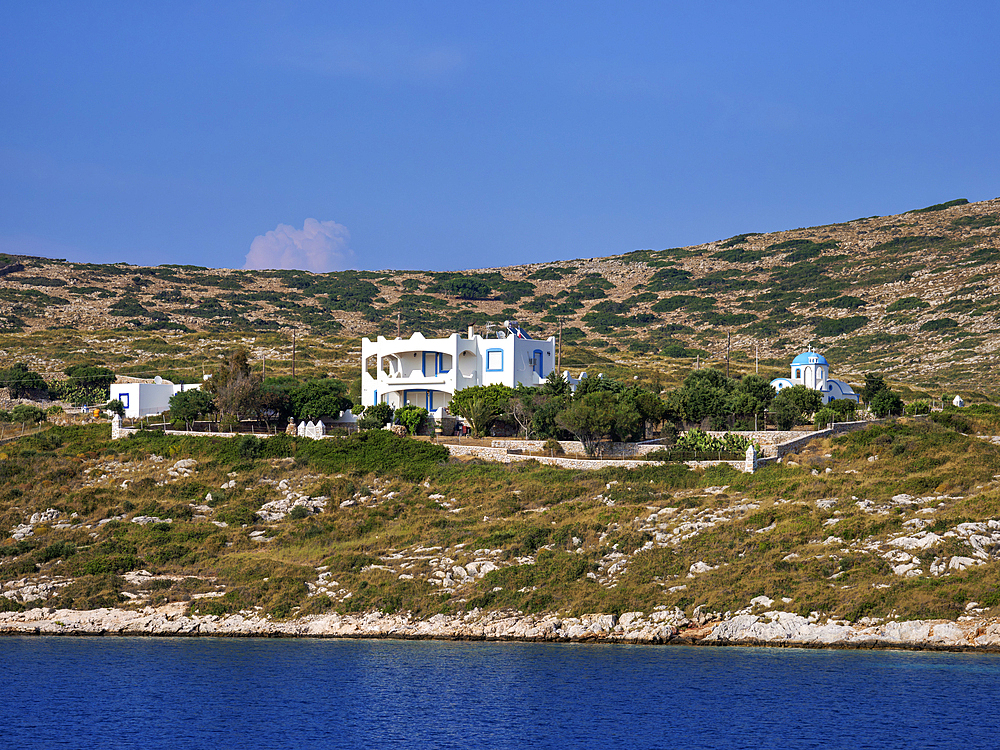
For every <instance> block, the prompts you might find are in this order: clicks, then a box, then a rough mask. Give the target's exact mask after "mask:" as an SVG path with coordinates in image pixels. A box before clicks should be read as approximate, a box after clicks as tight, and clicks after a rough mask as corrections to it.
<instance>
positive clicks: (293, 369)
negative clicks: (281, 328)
mask: <svg viewBox="0 0 1000 750" xmlns="http://www.w3.org/2000/svg"><path fill="white" fill-rule="evenodd" d="M292 377H293V378H294V377H295V329H294V328H293V329H292Z"/></svg>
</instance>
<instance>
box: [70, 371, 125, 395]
mask: <svg viewBox="0 0 1000 750" xmlns="http://www.w3.org/2000/svg"><path fill="white" fill-rule="evenodd" d="M63 372H65V373H66V376H67V377H68V378H69V384H70V385H71V386H72V387H75V388H86V389H88V390H100V391H106V390H108V389H109V388H111V386H112V385H113V384H114V382H115V377H116V376H115V373H114V371H113V370H109V369H108V368H107V367H98V366H96V365H72V366H71V367H67V368H66V369H65V370H64V371H63Z"/></svg>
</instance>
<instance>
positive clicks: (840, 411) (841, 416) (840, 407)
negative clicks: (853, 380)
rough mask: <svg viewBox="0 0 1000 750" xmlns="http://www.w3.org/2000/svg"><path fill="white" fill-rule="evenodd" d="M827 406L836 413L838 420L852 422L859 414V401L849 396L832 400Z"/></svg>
mask: <svg viewBox="0 0 1000 750" xmlns="http://www.w3.org/2000/svg"><path fill="white" fill-rule="evenodd" d="M827 406H828V407H829V408H831V409H833V411H834V412H835V413H836V415H837V419H836V420H835V421H837V422H851V421H853V420H854V418H855V417H856V416H857V413H858V402H857V401H853V400H851V399H849V398H838V399H836V400H834V401H831V402H830V403H829V404H827Z"/></svg>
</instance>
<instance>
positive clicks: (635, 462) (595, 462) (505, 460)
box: [445, 441, 655, 469]
mask: <svg viewBox="0 0 1000 750" xmlns="http://www.w3.org/2000/svg"><path fill="white" fill-rule="evenodd" d="M496 442H503V441H496ZM519 442H523V441H519ZM445 447H446V448H447V449H448V452H449V453H450V454H451V455H452V456H472V457H474V458H481V459H483V460H485V461H497V462H499V463H502V464H510V463H514V462H515V461H538V463H540V464H545V465H546V466H561V467H562V468H564V469H607V468H611V467H617V468H619V469H635V468H639V467H641V466H654V465H655V463H654V462H652V461H644V460H642V459H620V458H617V459H616V458H609V459H605V458H595V459H589V458H570V457H567V456H528V455H525V454H524V453H511V452H510V450H509V449H507V448H486V447H483V446H478V445H446V446H445ZM513 450H518V449H516V448H515V449H513Z"/></svg>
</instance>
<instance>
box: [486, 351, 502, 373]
mask: <svg viewBox="0 0 1000 750" xmlns="http://www.w3.org/2000/svg"><path fill="white" fill-rule="evenodd" d="M486 372H503V349H487V350H486Z"/></svg>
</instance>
